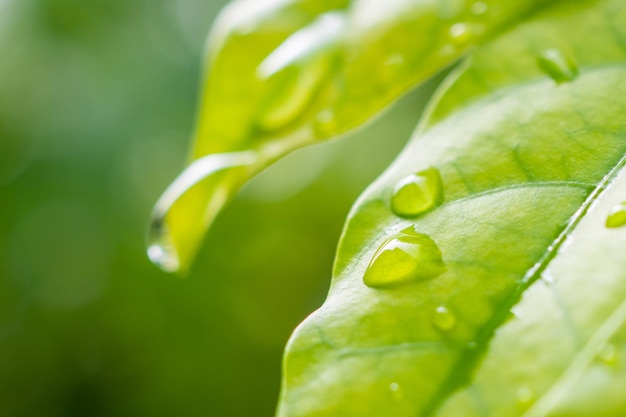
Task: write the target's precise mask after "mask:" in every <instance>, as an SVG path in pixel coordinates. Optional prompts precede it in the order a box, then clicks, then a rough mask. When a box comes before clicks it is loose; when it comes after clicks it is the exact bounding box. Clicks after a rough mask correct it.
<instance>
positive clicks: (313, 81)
mask: <svg viewBox="0 0 626 417" xmlns="http://www.w3.org/2000/svg"><path fill="white" fill-rule="evenodd" d="M344 26H345V16H344V15H343V14H341V13H326V14H323V15H322V16H320V17H319V18H318V19H317V20H316V21H315V22H314V23H312V24H311V25H309V26H307V27H305V28H304V29H301V30H300V31H298V32H296V33H295V34H293V35H291V36H290V37H289V38H288V39H287V40H286V41H284V42H283V43H282V44H281V45H280V46H279V47H278V48H276V50H275V51H274V52H272V53H271V54H270V55H269V56H268V57H267V58H266V59H265V60H264V61H263V62H262V63H261V64H260V65H259V67H258V69H257V74H258V78H259V79H260V80H262V81H264V82H265V94H264V97H263V100H262V101H261V103H260V105H259V116H258V119H257V123H258V124H259V126H260V127H261V128H262V129H264V130H267V131H271V130H276V129H280V128H282V127H284V126H285V125H287V124H289V123H290V122H291V121H292V120H294V119H295V118H297V117H298V116H299V115H300V114H301V113H302V112H303V111H304V109H305V108H306V106H307V104H308V103H309V102H310V101H311V99H312V97H313V95H314V94H315V92H316V91H317V89H318V86H319V85H320V83H321V82H322V81H323V80H324V78H325V77H326V75H327V74H328V72H329V71H330V70H331V67H332V62H333V59H334V57H335V54H336V52H337V49H338V48H339V46H340V41H341V39H342V36H343V32H344Z"/></svg>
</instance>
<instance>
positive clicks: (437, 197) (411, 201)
mask: <svg viewBox="0 0 626 417" xmlns="http://www.w3.org/2000/svg"><path fill="white" fill-rule="evenodd" d="M442 201H443V186H442V182H441V175H440V174H439V171H438V170H437V169H435V168H429V169H426V170H424V171H421V172H418V173H417V174H413V175H409V176H407V177H404V178H403V179H401V180H400V181H399V182H398V184H397V185H396V188H395V190H394V193H393V197H392V198H391V210H392V211H393V212H394V213H395V214H396V215H398V216H400V217H406V218H411V217H416V216H419V215H420V214H423V213H425V212H427V211H429V210H431V209H432V208H434V207H435V206H437V205H439V204H441V203H442Z"/></svg>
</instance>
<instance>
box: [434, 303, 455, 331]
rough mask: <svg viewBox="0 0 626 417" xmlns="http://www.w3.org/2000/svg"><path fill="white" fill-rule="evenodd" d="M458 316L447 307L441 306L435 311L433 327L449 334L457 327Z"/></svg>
mask: <svg viewBox="0 0 626 417" xmlns="http://www.w3.org/2000/svg"><path fill="white" fill-rule="evenodd" d="M456 323H457V318H456V315H455V314H454V313H453V312H452V311H450V309H448V307H446V306H445V305H440V306H439V307H437V308H436V309H435V313H434V314H433V325H434V326H435V327H436V328H437V329H439V330H441V331H443V332H448V331H450V330H452V329H454V327H455V326H456Z"/></svg>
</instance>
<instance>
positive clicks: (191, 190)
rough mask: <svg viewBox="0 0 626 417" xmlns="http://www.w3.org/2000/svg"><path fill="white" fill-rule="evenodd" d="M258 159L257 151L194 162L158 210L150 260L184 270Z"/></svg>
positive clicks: (152, 228) (172, 269)
mask: <svg viewBox="0 0 626 417" xmlns="http://www.w3.org/2000/svg"><path fill="white" fill-rule="evenodd" d="M257 160H258V155H257V153H256V152H252V151H247V152H237V153H224V154H212V155H207V156H205V157H203V158H200V159H198V160H196V161H194V162H193V163H191V164H190V165H189V166H188V167H187V168H186V169H185V170H184V171H183V172H182V173H181V174H180V175H179V176H178V178H176V180H175V181H174V182H173V183H172V184H171V185H170V186H169V187H168V189H167V190H165V192H164V193H163V195H162V196H161V198H160V199H159V201H157V203H156V205H155V207H154V210H153V212H152V219H151V223H150V230H149V232H148V257H149V258H150V260H151V261H152V262H154V263H155V264H156V265H157V266H159V267H160V268H162V269H163V270H165V271H167V272H176V271H181V270H182V271H184V270H185V269H186V268H187V267H188V266H189V264H190V263H191V261H192V259H193V257H194V256H195V253H196V251H197V249H198V247H199V245H200V242H201V239H202V236H203V235H204V233H205V231H206V229H208V227H209V226H210V224H211V222H212V221H213V219H214V218H215V216H217V214H218V213H219V211H220V210H221V208H222V207H223V206H224V204H226V202H227V201H228V199H229V198H230V195H231V193H232V192H233V190H234V189H236V188H237V186H239V184H240V183H241V182H243V181H244V180H245V179H246V178H248V177H249V176H250V174H251V173H250V170H251V169H252V167H253V166H254V164H255V163H256V162H257Z"/></svg>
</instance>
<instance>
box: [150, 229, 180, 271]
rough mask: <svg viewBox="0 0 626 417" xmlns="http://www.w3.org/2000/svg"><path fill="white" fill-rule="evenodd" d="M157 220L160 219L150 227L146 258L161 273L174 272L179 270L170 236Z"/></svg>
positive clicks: (176, 255)
mask: <svg viewBox="0 0 626 417" xmlns="http://www.w3.org/2000/svg"><path fill="white" fill-rule="evenodd" d="M159 220H161V218H159V219H156V218H155V219H154V220H153V222H152V224H151V227H150V236H149V237H148V241H149V246H148V258H149V259H150V261H152V263H153V264H155V265H156V266H158V267H159V268H161V269H162V270H163V271H165V272H176V271H178V269H179V268H180V261H179V259H178V254H177V253H176V248H175V247H174V246H173V245H172V242H171V241H170V234H169V233H168V232H167V231H166V230H164V228H165V226H164V225H163V224H162V223H161V222H160V221H159Z"/></svg>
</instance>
